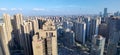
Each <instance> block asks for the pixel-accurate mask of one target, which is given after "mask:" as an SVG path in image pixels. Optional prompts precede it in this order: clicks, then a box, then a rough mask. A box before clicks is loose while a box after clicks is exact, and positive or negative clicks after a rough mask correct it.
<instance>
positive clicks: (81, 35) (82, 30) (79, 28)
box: [74, 22, 86, 44]
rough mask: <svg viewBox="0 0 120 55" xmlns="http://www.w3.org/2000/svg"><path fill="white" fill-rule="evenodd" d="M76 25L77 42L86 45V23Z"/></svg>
mask: <svg viewBox="0 0 120 55" xmlns="http://www.w3.org/2000/svg"><path fill="white" fill-rule="evenodd" d="M74 25H75V40H76V41H77V42H78V43H82V44H85V35H86V23H85V22H76V23H75V24H74Z"/></svg>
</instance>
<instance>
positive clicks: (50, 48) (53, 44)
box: [32, 20, 58, 55]
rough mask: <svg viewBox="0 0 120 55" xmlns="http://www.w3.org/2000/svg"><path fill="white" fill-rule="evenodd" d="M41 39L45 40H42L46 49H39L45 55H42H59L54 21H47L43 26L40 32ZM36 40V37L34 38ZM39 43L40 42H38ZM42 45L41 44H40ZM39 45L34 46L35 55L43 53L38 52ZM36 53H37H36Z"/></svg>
mask: <svg viewBox="0 0 120 55" xmlns="http://www.w3.org/2000/svg"><path fill="white" fill-rule="evenodd" d="M39 37H40V38H42V39H44V40H42V41H43V42H41V43H43V45H44V47H45V49H43V48H38V49H42V50H43V51H42V52H44V51H45V53H43V54H41V55H57V54H58V53H57V50H58V49H57V30H56V27H55V25H54V22H53V21H52V20H47V21H46V22H45V23H44V24H43V26H42V29H40V30H39ZM33 38H34V37H33ZM38 42H39V41H38ZM32 43H33V44H35V43H36V42H34V41H32ZM39 43H40V42H39ZM35 46H36V47H37V45H33V54H34V55H35V54H37V53H38V52H41V51H39V50H36V47H35ZM34 51H36V52H34ZM39 55H40V54H39Z"/></svg>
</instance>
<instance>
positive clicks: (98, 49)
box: [91, 35, 105, 55]
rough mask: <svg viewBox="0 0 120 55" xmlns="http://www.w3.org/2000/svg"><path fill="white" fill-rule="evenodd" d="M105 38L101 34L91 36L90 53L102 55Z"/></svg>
mask: <svg viewBox="0 0 120 55" xmlns="http://www.w3.org/2000/svg"><path fill="white" fill-rule="evenodd" d="M104 45H105V38H104V37H102V36H101V35H94V36H93V38H92V48H91V55H103V52H104Z"/></svg>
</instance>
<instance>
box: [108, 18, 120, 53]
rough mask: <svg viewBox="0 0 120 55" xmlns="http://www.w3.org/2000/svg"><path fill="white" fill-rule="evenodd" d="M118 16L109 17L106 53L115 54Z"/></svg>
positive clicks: (118, 34)
mask: <svg viewBox="0 0 120 55" xmlns="http://www.w3.org/2000/svg"><path fill="white" fill-rule="evenodd" d="M119 25H120V17H109V20H108V28H109V41H108V48H107V55H115V54H116V53H117V46H118V41H119V38H120V26H119Z"/></svg>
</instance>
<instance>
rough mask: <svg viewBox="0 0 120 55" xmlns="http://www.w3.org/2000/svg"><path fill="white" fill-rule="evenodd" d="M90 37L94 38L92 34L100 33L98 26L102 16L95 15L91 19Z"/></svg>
mask: <svg viewBox="0 0 120 55" xmlns="http://www.w3.org/2000/svg"><path fill="white" fill-rule="evenodd" d="M90 23H91V24H90V39H89V40H91V39H92V36H93V35H98V27H99V24H101V21H100V17H95V18H93V19H91V22H90Z"/></svg>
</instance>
